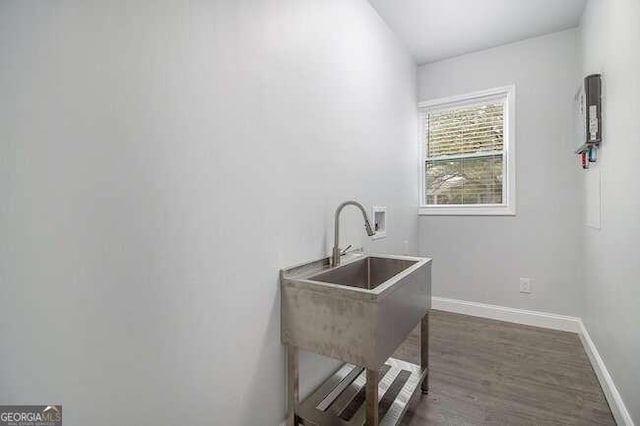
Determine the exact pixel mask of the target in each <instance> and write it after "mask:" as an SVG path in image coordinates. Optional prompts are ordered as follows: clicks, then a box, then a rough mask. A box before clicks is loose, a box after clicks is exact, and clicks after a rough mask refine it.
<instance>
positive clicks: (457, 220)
mask: <svg viewBox="0 0 640 426" xmlns="http://www.w3.org/2000/svg"><path fill="white" fill-rule="evenodd" d="M579 63H580V61H579V40H578V32H577V31H576V30H568V31H563V32H559V33H555V34H551V35H547V36H543V37H537V38H533V39H529V40H525V41H523V42H518V43H514V44H509V45H505V46H501V47H497V48H494V49H489V50H484V51H481V52H477V53H472V54H467V55H464V56H460V57H456V58H453V59H449V60H444V61H440V62H435V63H432V64H427V65H424V66H421V67H419V74H418V86H419V100H428V99H435V98H441V97H446V96H451V95H458V94H464V93H468V92H472V91H478V90H484V89H489V88H493V87H498V86H504V85H507V84H511V83H515V85H516V132H517V134H516V141H515V144H516V173H517V215H516V216H515V217H487V216H422V217H420V219H419V232H420V251H421V253H422V254H424V255H428V256H432V257H433V258H434V263H433V294H434V296H440V297H449V298H454V299H462V300H468V301H474V302H483V303H490V304H497V305H504V306H510V307H515V308H523V309H533V310H539V311H546V312H554V313H559V314H565V315H579V314H580V313H581V308H582V304H583V297H584V295H583V286H582V277H583V275H582V272H581V265H582V260H581V236H582V211H581V206H582V197H581V191H582V185H581V183H580V172H579V170H578V168H577V166H576V163H575V156H574V155H573V153H572V151H573V149H574V148H575V146H576V144H575V143H574V141H573V121H572V120H573V117H572V105H573V103H572V102H573V101H572V99H573V95H574V93H575V91H576V89H577V87H578V79H577V75H578V74H579ZM520 277H529V278H533V279H534V281H533V283H532V293H531V294H530V295H525V294H522V293H519V278H520Z"/></svg>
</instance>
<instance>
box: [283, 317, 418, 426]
mask: <svg viewBox="0 0 640 426" xmlns="http://www.w3.org/2000/svg"><path fill="white" fill-rule="evenodd" d="M298 351H299V350H298V348H297V347H295V346H293V345H291V344H289V345H287V382H288V383H287V384H288V386H287V393H288V416H287V426H298V425H305V426H363V425H365V424H366V425H367V426H394V425H399V424H400V420H401V419H402V417H403V416H404V414H405V412H406V410H407V407H408V405H409V403H410V402H411V401H412V399H413V398H414V397H415V396H416V395H417V394H418V392H417V390H418V388H420V389H421V391H422V393H423V394H426V393H427V392H428V364H429V313H428V312H427V313H426V314H425V315H424V316H423V317H422V320H421V321H420V365H419V366H418V365H415V364H412V363H409V362H406V361H401V360H398V359H395V358H389V359H388V360H387V361H386V362H385V363H384V364H382V365H380V366H379V368H364V367H361V366H356V365H353V364H348V363H347V364H344V365H343V366H342V367H341V368H340V369H339V370H338V371H337V372H336V373H334V374H333V376H331V377H330V378H329V379H328V380H327V381H325V382H324V383H323V384H322V385H320V386H319V387H318V389H316V390H315V391H314V392H313V393H312V394H311V395H310V396H309V397H307V398H306V399H305V400H304V401H303V402H302V403H301V402H300V395H299V378H300V376H299V374H300V372H299V364H298V356H299V355H298ZM381 372H382V373H381ZM398 386H402V387H401V389H400V390H399V391H398V392H397V395H396V397H395V398H394V399H393V400H391V401H390V400H389V398H387V399H386V400H385V401H384V406H385V413H384V415H383V417H382V418H380V417H379V408H380V407H381V406H382V404H381V403H382V402H383V399H384V397H385V395H387V391H389V389H390V388H391V387H395V388H396V390H397V387H398ZM363 387H364V389H365V390H364V393H365V399H364V404H362V401H361V399H362V398H358V394H359V393H360V394H361V392H362V388H363Z"/></svg>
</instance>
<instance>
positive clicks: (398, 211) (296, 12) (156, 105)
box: [0, 0, 418, 426]
mask: <svg viewBox="0 0 640 426" xmlns="http://www.w3.org/2000/svg"><path fill="white" fill-rule="evenodd" d="M0 40H1V42H0V93H2V96H0V200H2V201H1V204H0V337H1V339H2V344H0V401H2V402H3V403H9V402H15V403H18V402H20V403H25V402H27V403H45V402H59V403H62V404H64V413H65V424H66V425H70V426H79V425H89V424H91V425H93V426H100V425H113V424H114V419H117V421H116V423H118V424H123V425H125V424H126V425H142V424H156V425H177V424H183V425H186V424H189V425H205V424H206V425H211V424H219V425H274V424H278V423H279V422H280V421H281V420H282V419H283V418H284V410H285V399H284V395H285V388H284V380H285V375H284V359H285V358H284V352H283V348H282V346H281V344H280V336H279V313H280V312H279V292H278V282H277V279H278V270H279V268H281V267H283V266H288V265H291V264H295V263H297V262H301V261H305V260H309V259H313V258H317V257H320V256H322V255H324V254H325V253H328V248H329V246H330V245H331V233H332V228H333V225H332V214H333V211H334V208H335V207H336V206H337V204H338V203H339V202H340V201H342V200H345V199H349V198H357V199H359V200H360V201H362V202H364V203H366V204H367V205H372V204H376V205H383V206H387V207H388V208H389V213H388V214H389V218H388V219H389V237H388V238H387V239H384V240H378V241H376V242H370V243H369V242H366V241H364V240H365V238H362V234H363V229H362V225H361V223H360V222H359V220H357V216H356V215H354V213H349V214H347V218H346V219H347V225H346V227H345V228H346V229H345V234H346V237H345V240H346V242H345V244H347V243H349V242H351V243H354V244H359V243H360V242H361V241H362V242H365V243H367V245H368V247H369V248H370V249H371V250H375V251H381V252H385V251H390V252H402V251H404V247H405V244H404V241H409V243H408V244H409V250H410V251H417V219H416V213H415V212H416V208H417V198H418V197H417V194H418V189H417V182H418V174H417V166H416V162H415V160H416V142H415V134H416V133H415V132H416V128H417V123H416V116H415V104H416V88H415V66H414V64H413V61H412V60H411V59H410V57H409V56H408V54H407V53H406V52H405V51H404V49H403V48H402V47H401V46H400V44H399V43H398V42H397V40H396V38H395V36H394V35H393V34H392V33H391V32H390V31H389V30H388V29H387V27H386V26H385V25H384V24H383V22H382V21H381V19H380V18H379V17H378V16H377V14H376V13H375V11H374V10H373V9H372V8H371V6H369V4H368V3H367V2H366V1H365V0H354V1H343V0H324V1H316V0H313V1H312V0H271V1H267V0H264V1H261V0H255V1H242V2H237V1H213V2H211V1H209V2H175V1H136V2H130V1H128V2H124V1H108V2H105V1H86V0H82V1H55V2H54V1H46V2H42V1H14V2H8V1H3V2H2V3H0ZM354 218H355V220H354ZM332 367H333V365H332V364H331V363H329V362H327V361H326V360H320V359H318V358H315V357H308V356H307V357H304V359H303V368H304V371H303V374H305V375H306V376H307V377H310V381H308V382H307V384H310V383H311V382H313V381H317V380H318V379H319V378H320V377H321V376H323V375H324V374H326V373H327V371H328V369H331V368H332ZM98 413H100V414H98Z"/></svg>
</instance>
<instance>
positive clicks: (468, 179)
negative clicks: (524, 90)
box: [419, 86, 515, 215]
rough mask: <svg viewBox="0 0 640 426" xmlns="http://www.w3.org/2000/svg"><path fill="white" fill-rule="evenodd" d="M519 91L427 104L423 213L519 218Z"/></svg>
mask: <svg viewBox="0 0 640 426" xmlns="http://www.w3.org/2000/svg"><path fill="white" fill-rule="evenodd" d="M514 106H515V88H514V86H508V87H502V88H497V89H492V90H487V91H483V92H477V93H472V94H468V95H464V96H456V97H453V98H447V99H438V100H434V101H427V102H421V103H420V104H419V109H420V121H421V123H422V125H421V127H422V131H421V141H420V145H421V146H422V153H423V156H422V170H423V173H422V178H421V181H422V185H421V193H422V194H421V200H422V203H421V207H420V214H424V215H514V214H515V152H514V146H513V145H514V136H513V135H514V134H515V132H514V120H515V112H514Z"/></svg>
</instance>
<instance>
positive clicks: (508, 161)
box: [418, 84, 516, 216]
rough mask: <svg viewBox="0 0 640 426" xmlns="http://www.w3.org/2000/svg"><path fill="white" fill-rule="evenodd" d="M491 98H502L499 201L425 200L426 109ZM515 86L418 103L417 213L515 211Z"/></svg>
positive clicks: (502, 213)
mask: <svg viewBox="0 0 640 426" xmlns="http://www.w3.org/2000/svg"><path fill="white" fill-rule="evenodd" d="M493 100H504V141H503V162H502V167H503V170H502V176H503V181H502V185H503V186H502V195H503V197H502V198H503V203H502V204H442V205H434V204H427V203H426V194H427V191H426V179H425V177H426V164H425V163H426V160H427V152H426V143H425V140H424V138H425V134H426V133H425V131H426V128H425V123H426V115H427V114H428V113H430V112H436V111H446V110H450V109H456V108H461V107H464V106H470V105H476V104H482V103H486V102H490V101H493ZM515 108H516V87H515V85H513V84H512V85H509V86H503V87H496V88H494V89H489V90H483V91H479V92H473V93H468V94H465V95H458V96H451V97H448V98H441V99H433V100H429V101H424V102H420V103H418V111H419V113H420V120H419V121H420V129H419V130H420V137H419V143H420V208H419V210H418V214H420V215H439V216H445V215H449V216H462V215H470V216H515V214H516V152H515V135H516V126H515V122H516V109H515Z"/></svg>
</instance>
